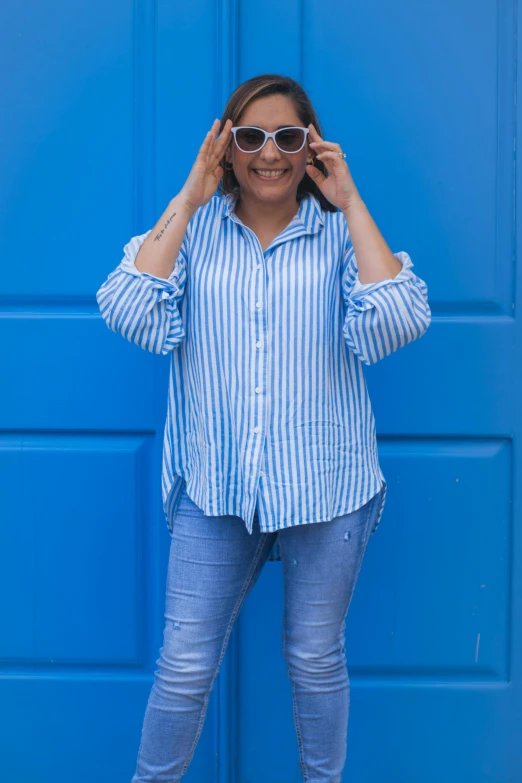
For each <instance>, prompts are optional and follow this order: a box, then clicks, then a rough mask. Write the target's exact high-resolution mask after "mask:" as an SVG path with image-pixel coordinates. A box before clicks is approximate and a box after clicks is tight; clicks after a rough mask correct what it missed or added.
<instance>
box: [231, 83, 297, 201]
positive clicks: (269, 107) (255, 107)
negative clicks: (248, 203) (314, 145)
mask: <svg viewBox="0 0 522 783" xmlns="http://www.w3.org/2000/svg"><path fill="white" fill-rule="evenodd" d="M236 125H254V126H256V127H257V128H263V130H266V131H275V130H277V129H278V128H279V127H280V126H287V125H297V126H299V127H301V128H302V127H304V125H303V123H302V122H301V120H300V119H299V117H298V116H297V114H296V111H295V109H294V106H293V103H292V102H291V101H290V100H289V99H288V98H287V97H286V96H284V95H269V96H266V97H264V98H258V99H257V100H256V101H253V102H252V103H251V104H250V105H249V106H248V107H247V109H246V110H245V111H244V113H243V116H242V117H241V119H240V121H239V122H237V123H236ZM309 155H310V148H309V146H308V139H307V140H306V142H305V145H304V147H303V149H302V150H300V152H294V153H284V152H281V150H279V149H278V148H277V147H276V145H275V144H274V141H273V139H268V141H267V142H266V144H265V146H264V147H263V148H262V149H261V150H259V152H250V153H249V152H241V150H240V149H239V148H238V147H237V145H236V143H235V141H234V139H233V138H232V141H231V144H230V146H229V148H228V149H227V152H226V159H227V162H229V163H230V162H231V163H232V164H233V166H234V174H235V176H236V179H237V181H238V183H239V187H240V191H241V198H242V199H243V200H244V199H245V196H247V197H250V198H253V199H254V200H259V201H265V202H267V201H269V202H279V201H286V200H291V199H294V200H295V196H296V193H297V186H298V185H299V183H300V181H301V180H302V179H303V177H304V175H305V174H306V168H305V167H306V162H307V158H308V156H309ZM256 169H257V170H264V171H267V170H270V171H274V170H282V171H284V174H282V176H280V177H272V178H271V179H262V178H261V177H259V176H258V175H257V174H256Z"/></svg>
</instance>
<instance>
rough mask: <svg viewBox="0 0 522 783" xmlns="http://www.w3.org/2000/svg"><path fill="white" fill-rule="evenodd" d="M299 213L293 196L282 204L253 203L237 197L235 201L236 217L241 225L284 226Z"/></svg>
mask: <svg viewBox="0 0 522 783" xmlns="http://www.w3.org/2000/svg"><path fill="white" fill-rule="evenodd" d="M298 211H299V201H297V198H296V196H295V194H294V195H293V196H292V197H291V198H289V199H286V200H285V201H283V202H278V203H273V202H266V201H259V200H256V201H255V202H254V201H252V200H251V199H249V198H248V197H247V198H246V199H245V198H244V197H242V196H241V195H239V197H238V199H237V201H236V209H235V212H236V215H237V216H238V218H240V220H242V221H243V223H245V224H246V223H248V224H255V225H258V226H259V225H272V226H274V225H275V226H278V225H279V224H284V225H285V226H286V225H288V223H289V222H290V221H291V220H292V218H293V217H295V215H297V213H298Z"/></svg>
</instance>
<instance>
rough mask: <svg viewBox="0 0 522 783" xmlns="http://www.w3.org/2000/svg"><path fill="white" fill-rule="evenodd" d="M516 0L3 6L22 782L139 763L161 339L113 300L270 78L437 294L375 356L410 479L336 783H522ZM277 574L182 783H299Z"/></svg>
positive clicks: (353, 619)
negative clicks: (98, 297) (282, 86)
mask: <svg viewBox="0 0 522 783" xmlns="http://www.w3.org/2000/svg"><path fill="white" fill-rule="evenodd" d="M325 11H326V12H325ZM516 11H517V8H516V3H515V2H514V0H502V2H500V3H489V2H485V0H482V1H481V2H479V3H472V2H471V0H461V1H460V2H457V3H452V4H447V5H445V6H441V5H440V4H416V3H414V2H413V0H410V2H407V3H403V4H396V3H395V4H389V3H385V2H384V0H366V1H365V2H364V3H363V2H358V3H349V4H346V3H341V2H331V3H329V4H328V5H327V6H326V7H325V5H324V3H319V2H316V1H315V0H311V1H310V2H308V3H306V4H298V3H295V4H290V5H289V4H285V5H281V4H280V3H275V2H272V0H268V1H267V2H264V3H263V4H257V5H256V4H247V3H243V4H241V5H240V6H239V5H237V4H235V3H229V4H227V3H222V4H219V5H216V4H213V3H208V2H202V1H201V0H200V1H199V2H192V3H190V4H186V5H185V4H181V3H167V2H160V3H158V4H157V5H156V6H154V5H152V4H145V3H137V4H135V5H134V6H133V5H132V4H124V3H122V2H117V1H116V2H113V3H110V4H107V3H103V4H102V3H96V2H94V3H90V4H88V5H85V6H83V7H81V8H80V7H77V6H70V5H65V4H64V3H58V2H53V3H51V4H46V6H45V8H43V7H41V6H38V5H37V4H33V5H32V6H31V5H30V6H29V7H28V6H27V5H25V6H23V7H22V6H18V5H16V4H14V3H12V2H8V3H7V4H4V6H3V8H2V12H1V18H2V21H3V24H1V25H0V36H1V50H2V51H3V52H4V62H5V64H6V67H5V68H4V69H3V73H2V79H1V89H0V107H1V109H0V110H1V113H2V116H3V117H4V118H5V121H4V123H3V128H2V145H1V148H0V155H1V162H2V177H1V178H0V194H1V195H0V198H1V203H2V209H1V210H0V221H1V247H2V259H3V263H2V278H1V279H2V282H1V287H0V352H1V361H0V395H1V402H2V404H1V405H0V595H1V596H2V600H1V602H0V629H1V631H0V704H1V705H2V709H1V710H0V726H1V731H0V758H1V760H2V761H1V765H0V767H1V769H2V773H1V781H2V783H29V781H31V783H32V781H35V780H36V781H38V783H70V781H72V780H74V783H92V781H93V780H96V781H98V783H109V782H110V783H125V782H126V781H129V780H130V778H131V776H132V773H133V771H134V762H135V756H136V752H137V745H138V741H139V734H140V730H141V722H142V718H143V712H144V708H145V703H146V699H147V696H148V693H149V690H150V686H151V683H152V673H153V671H154V668H155V659H156V657H157V655H158V651H159V647H160V645H161V635H162V624H163V602H164V588H165V576H166V565H167V555H168V545H169V540H168V536H167V533H166V530H165V526H164V521H163V516H162V509H161V491H160V490H161V487H160V470H161V464H160V458H161V441H162V435H163V424H164V418H165V413H166V389H167V381H168V376H167V373H168V358H167V357H158V356H153V355H149V354H147V353H146V352H144V351H140V350H139V349H137V348H136V347H135V346H132V345H130V344H127V343H126V342H125V341H124V340H122V339H118V338H117V337H116V336H114V335H113V336H111V335H110V333H109V332H108V331H107V329H106V327H105V325H104V324H103V322H102V320H101V316H100V314H99V311H98V308H97V305H96V302H95V299H94V294H95V291H96V290H97V287H98V286H99V284H100V281H101V280H103V279H104V277H105V276H106V274H107V273H108V272H109V271H110V270H111V269H113V268H114V267H115V265H116V264H117V263H118V262H119V260H120V254H121V247H122V246H123V244H124V242H125V241H127V240H128V238H129V237H131V236H133V235H135V234H137V233H140V232H143V231H146V230H147V229H148V228H150V227H151V226H152V225H153V224H154V222H155V220H156V219H157V216H158V215H159V214H161V211H162V210H163V209H164V208H165V205H166V204H167V203H168V200H169V199H170V198H172V196H173V195H174V194H175V193H177V192H178V191H179V189H180V188H181V186H182V185H183V182H184V181H185V178H186V176H187V175H188V173H189V171H190V168H191V166H192V163H193V160H194V158H195V155H196V153H197V150H198V149H199V146H200V144H201V142H202V139H203V137H204V134H205V133H206V131H207V130H208V128H209V127H210V124H211V122H212V120H213V119H214V117H216V116H220V114H221V112H222V110H223V107H224V105H225V102H226V99H227V98H228V95H229V94H230V92H231V91H232V90H233V89H234V88H235V86H236V85H237V84H238V83H240V82H241V81H243V80H244V79H246V78H249V77H250V76H253V75H255V74H258V73H263V72H280V73H283V74H287V75H291V76H293V77H295V78H297V79H298V80H299V81H301V82H302V84H303V85H304V87H305V88H306V89H307V91H308V92H309V94H310V97H311V98H312V100H313V102H314V104H315V106H316V108H317V111H318V114H319V118H320V121H321V123H322V127H323V136H324V137H325V138H327V139H329V140H333V141H339V142H340V143H341V145H342V147H343V149H344V150H345V152H346V153H347V162H348V164H349V166H350V169H351V171H352V173H353V175H354V178H355V181H356V183H357V185H358V188H359V190H360V192H361V195H362V196H363V198H364V199H365V201H366V203H367V205H368V207H369V209H370V212H371V214H372V215H373V217H374V219H375V220H376V222H377V224H378V226H379V228H380V229H381V231H382V233H383V235H384V236H385V238H386V240H387V242H388V244H389V245H390V247H392V248H398V247H400V248H402V247H404V248H407V250H408V252H409V253H410V255H411V257H412V260H413V261H414V263H415V265H416V269H417V270H418V274H419V275H420V276H421V277H422V278H423V279H424V280H426V282H427V284H428V285H429V291H430V305H431V306H432V311H433V322H432V325H431V327H430V330H429V332H428V333H427V335H426V336H425V338H424V339H423V340H421V341H419V342H418V343H416V344H412V345H411V346H409V347H408V348H407V349H405V350H404V351H399V352H397V354H395V355H392V356H390V357H388V358H387V359H385V360H384V361H382V362H380V363H379V364H378V365H376V366H375V367H369V368H366V370H365V372H366V377H367V380H368V385H369V390H370V396H371V399H372V403H373V408H374V412H375V416H376V423H377V431H378V434H379V448H380V456H381V462H382V467H383V472H384V474H385V475H386V477H387V479H388V482H389V494H388V499H387V506H386V509H385V512H384V515H383V519H382V522H381V524H380V527H379V532H378V534H377V535H376V536H375V537H374V538H373V539H372V541H371V544H370V546H369V549H368V552H367V556H366V558H365V562H364V563H363V568H362V571H361V574H360V577H359V582H358V584H357V588H356V592H355V595H354V599H353V602H352V606H351V608H350V612H349V617H348V621H347V645H346V651H347V657H348V664H349V672H350V678H351V683H352V694H351V712H350V725H349V743H348V760H347V765H346V773H345V780H346V781H348V780H349V781H350V783H363V781H364V783H374V782H375V783H377V781H379V783H381V781H383V780H386V781H387V783H440V781H441V780H444V781H445V783H457V781H458V783H486V782H487V783H518V781H520V780H521V779H522V737H521V726H522V599H521V596H522V505H521V494H520V487H521V486H522V475H521V464H522V462H521V459H520V435H521V427H522V421H521V416H520V400H521V399H522V388H521V387H522V384H521V376H522V373H521V367H522V349H521V322H520V317H519V315H518V302H519V301H520V295H521V293H522V287H521V280H522V274H521V273H520V261H519V259H520V249H521V248H520V240H519V235H518V233H517V232H516V226H517V224H520V208H519V202H515V200H514V193H515V186H518V187H520V185H521V184H522V183H521V181H520V173H519V168H518V167H517V166H515V167H514V165H513V163H514V160H515V163H516V156H515V157H514V149H518V147H519V146H520V138H519V136H520V128H521V127H522V121H521V120H522V117H520V116H518V114H519V112H520V107H521V106H522V95H520V88H519V85H518V83H517V82H516V73H517V71H516V64H517V61H518V60H519V57H520V51H519V49H518V48H517V47H520V45H521V44H520V42H521V41H522V35H521V34H520V32H521V31H520V30H519V31H518V38H517V35H516V33H517V25H518V26H520V21H519V18H520V15H518V17H517V13H516ZM267 41H269V45H267ZM514 96H516V97H517V101H516V103H515V102H514V100H513V99H514ZM517 134H518V135H517ZM282 588H283V584H282V572H281V568H280V567H279V565H275V564H274V565H272V566H270V568H265V570H264V571H263V573H262V574H261V577H260V579H259V582H258V584H257V585H256V586H255V588H254V590H253V592H252V593H251V595H250V596H249V597H248V599H247V603H246V604H245V606H244V609H243V611H242V614H241V617H240V619H239V621H238V625H237V627H236V630H235V631H234V633H233V636H232V638H231V642H230V647H229V650H228V652H227V655H226V657H225V661H224V663H223V669H222V672H221V675H220V677H219V680H218V682H217V683H216V687H215V689H214V691H213V693H212V696H211V703H210V707H209V712H208V716H207V721H206V724H205V728H204V730H203V734H202V737H201V740H200V743H199V745H198V748H197V751H196V754H195V756H194V760H193V762H192V764H191V766H190V768H189V771H188V773H187V776H186V779H187V781H198V782H199V783H214V781H216V782H218V783H225V781H226V783H266V781H268V780H269V781H270V782H271V783H290V782H292V783H293V782H294V781H295V782H296V783H297V781H299V780H300V778H299V772H298V757H297V743H296V739H295V732H294V727H293V719H292V711H291V702H290V683H289V681H288V679H287V678H286V672H285V666H284V663H283V659H282V654H281V609H282Z"/></svg>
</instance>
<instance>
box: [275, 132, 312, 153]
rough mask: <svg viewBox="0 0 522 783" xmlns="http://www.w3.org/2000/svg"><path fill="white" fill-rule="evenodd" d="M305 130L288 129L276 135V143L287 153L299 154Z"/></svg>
mask: <svg viewBox="0 0 522 783" xmlns="http://www.w3.org/2000/svg"><path fill="white" fill-rule="evenodd" d="M304 136H305V133H304V128H287V129H286V130H280V131H277V133H276V141H277V144H278V146H279V147H281V149H282V150H284V151H285V152H297V151H298V150H299V149H301V147H302V146H303V141H304Z"/></svg>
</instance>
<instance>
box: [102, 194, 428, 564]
mask: <svg viewBox="0 0 522 783" xmlns="http://www.w3.org/2000/svg"><path fill="white" fill-rule="evenodd" d="M235 203H236V197H235V196H234V195H222V194H221V193H220V192H218V193H216V195H214V197H213V198H211V199H210V201H209V202H208V203H207V204H206V205H205V206H203V207H200V208H199V209H198V210H197V211H196V212H195V214H194V215H193V217H192V219H191V221H190V223H189V225H188V228H187V231H186V233H185V237H184V239H183V243H182V245H181V249H180V251H179V255H178V257H177V259H176V263H175V266H174V269H173V271H172V273H171V274H170V276H169V278H168V279H164V278H160V277H155V276H153V275H150V274H148V273H146V272H140V271H139V270H138V269H137V268H136V266H135V264H134V260H135V258H136V256H137V254H138V250H139V248H140V246H141V244H142V243H143V241H144V240H145V238H146V237H147V235H148V234H149V233H150V231H147V232H146V233H145V234H142V235H140V236H135V237H133V238H132V239H131V240H130V241H129V242H128V244H126V245H125V246H124V248H123V251H124V258H123V260H122V261H121V263H120V264H119V265H118V267H117V268H116V269H115V270H114V271H113V272H112V273H111V274H110V275H109V276H108V278H107V280H106V281H105V283H103V285H102V286H101V288H100V289H99V291H98V292H97V294H96V298H97V301H98V305H99V307H100V311H101V314H102V317H103V319H104V321H105V323H106V324H107V326H108V327H109V328H110V329H111V330H112V331H114V332H117V333H118V334H120V335H122V336H123V337H125V338H126V339H127V340H129V341H131V342H133V343H136V345H139V346H140V347H141V348H143V349H144V350H147V351H151V352H153V353H157V354H168V353H169V352H170V355H171V363H170V377H169V389H168V407H167V421H166V425H165V432H164V443H163V467H162V499H163V508H164V511H165V516H166V520H167V526H168V529H169V531H172V527H173V523H174V518H175V512H176V508H177V504H178V500H179V497H180V493H181V490H182V488H183V485H184V483H185V482H186V489H187V493H188V495H189V497H190V498H191V499H192V500H193V501H194V503H196V505H197V506H199V508H201V509H202V510H203V512H204V513H205V514H206V515H210V516H216V515H223V514H233V515H235V516H239V517H241V518H242V519H244V520H245V524H246V528H247V530H248V532H249V533H251V532H252V527H253V520H254V513H255V512H256V511H257V514H258V519H259V526H260V529H261V531H263V532H270V531H277V530H280V529H282V528H286V527H290V526H292V525H306V524H309V523H314V522H324V521H328V520H331V519H333V518H335V517H337V516H340V515H342V514H347V513H349V512H352V511H355V510H356V509H358V508H360V507H361V506H362V505H364V504H365V503H367V502H368V501H369V500H370V499H371V498H372V497H373V496H374V495H376V494H377V492H379V490H380V489H381V487H384V491H383V496H382V502H381V507H380V511H379V514H378V518H377V520H376V523H375V526H374V529H373V531H372V533H373V532H375V530H376V528H377V525H378V524H379V522H380V519H381V516H382V511H383V509H384V503H385V498H386V481H385V479H384V476H383V474H382V471H381V469H380V466H379V460H378V453H377V441H376V431H375V421H374V416H373V412H372V408H371V404H370V399H369V396H368V391H367V387H366V381H365V375H364V369H363V365H370V364H375V363H376V362H378V361H379V360H380V359H383V358H384V357H385V356H388V355H389V354H391V353H393V352H394V351H396V350H397V349H399V348H401V347H402V346H404V345H406V344H407V343H410V342H412V341H413V340H416V339H417V338H419V337H421V336H422V335H423V334H424V332H425V331H426V329H427V328H428V326H429V324H430V322H431V311H430V307H429V304H428V297H427V293H428V292H427V286H426V284H425V283H424V281H423V280H421V279H420V278H419V277H417V276H416V275H415V274H414V273H413V272H412V269H411V268H412V266H413V264H412V262H411V259H410V257H409V255H408V254H407V253H405V252H400V253H396V254H395V256H396V258H398V260H399V261H400V262H401V264H402V270H401V271H400V272H399V274H398V275H397V276H396V277H394V278H386V279H385V280H380V281H378V282H377V283H366V284H362V283H361V282H360V280H359V277H358V270H357V262H356V257H355V254H354V249H353V246H352V242H351V239H350V235H349V230H348V224H347V222H346V219H345V217H344V215H343V213H342V212H341V211H337V212H329V211H327V210H323V209H322V207H321V204H320V202H319V201H318V199H317V198H316V197H315V196H314V195H313V194H311V193H307V194H306V195H305V196H304V197H303V198H302V199H301V201H300V203H299V209H298V212H297V214H296V215H295V217H294V218H293V219H292V220H291V222H290V223H289V224H288V225H287V227H286V228H285V229H284V230H283V231H282V232H281V233H280V234H279V235H278V236H277V237H275V239H274V240H273V241H272V242H271V244H270V245H269V246H268V247H267V248H266V249H265V251H264V252H263V250H262V248H261V244H260V242H259V240H258V238H257V236H256V235H255V233H254V232H253V231H252V230H251V229H250V228H248V227H247V226H245V225H244V224H243V223H242V221H241V220H240V219H239V218H238V217H237V215H236V214H235V211H234V207H235ZM280 559H281V554H280V550H279V547H278V541H277V539H276V542H275V545H274V548H273V549H272V551H271V554H270V560H280Z"/></svg>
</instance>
